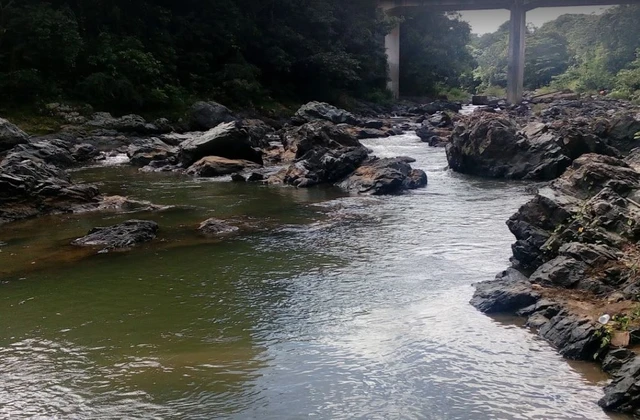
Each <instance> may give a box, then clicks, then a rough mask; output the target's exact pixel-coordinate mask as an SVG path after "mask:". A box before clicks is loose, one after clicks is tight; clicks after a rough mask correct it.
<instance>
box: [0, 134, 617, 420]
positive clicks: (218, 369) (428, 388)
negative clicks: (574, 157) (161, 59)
mask: <svg viewBox="0 0 640 420" xmlns="http://www.w3.org/2000/svg"><path fill="white" fill-rule="evenodd" d="M369 146H370V147H372V148H373V149H374V150H375V151H376V153H378V154H379V155H381V156H386V155H410V156H413V157H415V158H416V159H417V160H418V161H417V162H416V164H415V165H416V166H418V167H421V168H423V169H425V170H427V172H428V174H429V178H430V185H429V186H428V188H426V189H424V190H420V191H417V192H414V193H412V194H407V195H403V196H396V197H381V198H371V197H354V196H348V195H346V194H344V193H342V192H340V191H338V190H336V189H332V188H327V189H309V190H298V189H294V188H285V187H264V186H258V185H251V184H236V183H231V182H212V181H203V182H198V181H195V180H192V179H189V178H183V177H179V176H175V175H170V174H141V173H137V172H136V171H135V170H134V169H132V168H127V167H119V168H94V169H89V170H83V171H80V172H77V173H74V177H75V178H76V179H79V180H84V181H91V182H97V183H99V184H100V188H101V190H102V191H104V192H105V193H108V194H117V195H125V196H129V197H131V198H135V199H138V200H148V201H151V202H153V203H155V204H161V205H168V206H172V207H170V208H168V209H165V210H162V211H158V212H146V213H145V212H143V213H132V214H118V213H113V212H102V213H86V214H75V215H59V216H51V217H44V218H39V219H34V220H29V221H24V222H19V223H14V224H10V225H7V226H3V227H2V230H0V240H2V241H4V242H7V243H8V245H7V246H4V247H2V248H0V251H1V252H0V276H1V278H2V280H3V283H2V285H1V286H0V287H1V289H2V290H1V291H0V327H1V330H2V334H1V335H0V384H2V387H0V417H3V418H4V417H6V418H12V419H14V418H16V419H23V418H64V419H67V418H77V419H118V418H145V419H146V418H161V419H211V418H238V419H245V418H257V419H265V418H273V419H298V418H306V417H316V418H322V419H338V418H345V419H347V418H348V419H351V418H363V419H376V418H380V419H387V418H428V419H430V418H434V419H441V418H463V419H476V418H477V419H485V418H505V419H511V418H514V419H515V418H518V419H521V418H554V419H564V418H566V419H575V418H586V419H596V418H607V416H606V415H605V414H604V413H602V411H601V410H600V409H599V408H598V407H597V405H596V404H595V401H596V400H597V399H598V398H599V397H600V396H601V395H602V391H601V385H602V384H603V381H604V380H606V377H605V376H604V375H602V374H601V373H600V372H599V371H597V370H594V369H593V366H592V365H589V366H586V367H585V366H581V365H569V364H567V363H566V362H565V361H564V360H562V359H561V358H560V357H559V356H558V355H557V354H556V353H555V351H554V350H553V349H552V348H550V347H549V346H548V345H547V344H546V343H544V342H543V341H541V340H539V339H538V338H536V337H535V336H534V335H532V334H530V333H529V332H528V331H526V330H524V329H522V328H520V327H519V326H517V325H514V324H513V323H504V322H502V321H498V320H492V319H490V318H488V317H486V316H484V315H482V314H480V313H478V312H477V311H475V310H474V309H473V308H472V307H471V306H470V305H468V300H469V298H470V296H471V294H472V291H473V289H472V287H471V284H472V283H473V282H475V281H481V280H487V279H490V278H493V276H494V275H495V273H496V272H498V271H500V270H502V269H503V268H504V267H506V265H507V264H508V257H509V254H510V249H509V245H510V243H511V242H512V237H511V235H510V234H509V232H508V231H507V229H506V227H505V225H504V220H506V218H507V217H508V216H510V215H511V214H512V213H513V211H515V209H517V207H518V206H519V205H521V204H522V203H524V202H525V201H526V200H527V199H528V196H527V193H526V192H525V188H524V187H525V186H524V185H521V184H509V183H498V182H489V181H479V180H473V179H469V178H465V177H460V176H457V175H454V174H452V173H450V172H448V171H445V170H443V167H444V165H445V159H444V154H443V151H442V150H438V149H430V148H427V147H426V146H425V145H424V144H422V143H420V142H419V140H418V139H417V138H416V137H414V136H410V135H408V136H399V137H397V138H392V139H387V140H375V141H371V142H369ZM209 217H219V218H223V219H228V220H231V221H232V222H233V223H237V224H239V225H241V226H242V231H241V233H240V234H239V235H236V236H233V237H227V238H223V239H217V240H212V239H208V238H205V237H201V236H199V235H198V233H197V231H196V228H197V226H198V224H199V223H200V222H201V221H203V220H205V219H207V218H209ZM130 218H139V219H152V220H155V221H156V222H158V223H159V225H160V232H159V236H158V238H157V239H156V240H154V241H153V242H151V243H148V244H145V245H143V246H141V247H139V248H137V249H134V250H131V251H128V252H109V253H105V254H98V253H97V252H96V251H97V250H95V249H77V248H73V247H71V246H70V245H69V243H70V242H71V240H73V239H74V238H76V237H79V236H82V235H84V234H85V233H86V232H87V231H88V230H89V229H90V228H91V227H94V226H98V225H110V224H114V223H117V222H120V221H123V220H127V219H130Z"/></svg>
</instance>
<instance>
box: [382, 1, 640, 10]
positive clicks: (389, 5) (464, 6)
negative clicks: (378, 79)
mask: <svg viewBox="0 0 640 420" xmlns="http://www.w3.org/2000/svg"><path fill="white" fill-rule="evenodd" d="M514 3H515V0H380V1H379V5H380V7H382V8H383V9H384V10H392V9H397V8H403V7H416V6H424V7H428V8H430V9H433V10H440V11H461V10H495V9H511V8H512V6H513V5H514ZM616 4H640V0H522V5H523V7H524V9H525V10H533V9H536V8H539V7H571V6H612V5H616Z"/></svg>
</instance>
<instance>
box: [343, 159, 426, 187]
mask: <svg viewBox="0 0 640 420" xmlns="http://www.w3.org/2000/svg"><path fill="white" fill-rule="evenodd" d="M426 185H427V174H426V173H424V171H421V170H419V169H412V168H411V166H410V165H409V164H408V163H407V162H406V161H405V159H403V158H387V159H377V158H374V159H370V160H369V161H367V162H364V164H363V165H362V166H360V167H359V168H358V169H356V170H355V172H353V173H352V174H351V175H349V176H348V177H347V178H346V179H345V180H343V181H342V182H340V183H339V184H338V186H339V187H340V188H343V189H345V190H347V191H350V192H355V193H357V194H370V195H383V194H397V193H400V192H402V191H405V190H410V189H416V188H420V187H424V186H426Z"/></svg>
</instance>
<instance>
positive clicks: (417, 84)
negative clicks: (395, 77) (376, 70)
mask: <svg viewBox="0 0 640 420" xmlns="http://www.w3.org/2000/svg"><path fill="white" fill-rule="evenodd" d="M470 39H471V28H470V27H469V24H468V23H467V22H464V21H462V20H460V16H459V15H457V14H451V15H443V14H441V13H434V12H432V11H429V9H427V8H415V9H413V10H410V11H408V12H407V14H406V15H405V16H404V20H403V22H402V24H401V26H400V44H401V46H402V48H401V51H402V53H401V56H400V88H401V89H402V90H403V92H404V93H410V94H411V95H414V96H435V95H438V94H439V93H440V92H441V91H445V92H446V91H448V90H449V89H451V88H469V87H470V86H469V85H470V84H472V83H473V78H472V72H473V68H474V65H475V63H474V59H473V57H472V55H471V52H470V50H469V49H468V47H467V45H468V44H469V42H470ZM449 93H450V94H452V93H453V94H456V96H461V95H460V92H449Z"/></svg>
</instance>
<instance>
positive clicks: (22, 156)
mask: <svg viewBox="0 0 640 420" xmlns="http://www.w3.org/2000/svg"><path fill="white" fill-rule="evenodd" d="M72 150H73V147H72V146H71V145H70V144H69V143H67V142H65V141H62V140H57V139H53V140H40V141H33V142H30V143H27V144H19V145H17V146H16V147H14V148H13V149H11V150H10V151H9V152H8V154H7V156H6V157H5V160H7V161H9V160H10V161H13V162H20V161H23V160H40V161H43V162H45V163H48V164H50V165H53V166H56V167H58V168H67V167H71V166H73V165H75V164H76V163H77V161H76V159H75V157H74V155H73V152H72Z"/></svg>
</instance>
